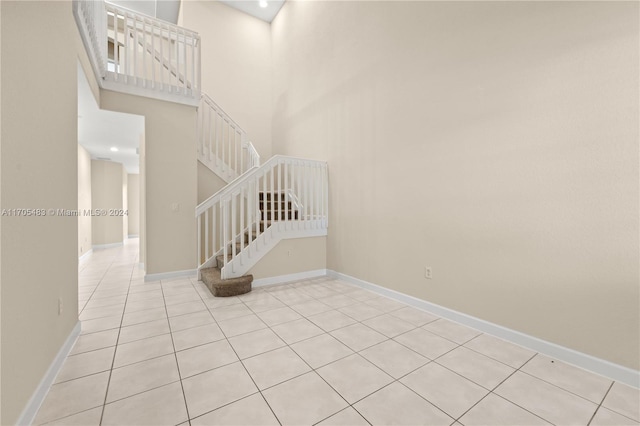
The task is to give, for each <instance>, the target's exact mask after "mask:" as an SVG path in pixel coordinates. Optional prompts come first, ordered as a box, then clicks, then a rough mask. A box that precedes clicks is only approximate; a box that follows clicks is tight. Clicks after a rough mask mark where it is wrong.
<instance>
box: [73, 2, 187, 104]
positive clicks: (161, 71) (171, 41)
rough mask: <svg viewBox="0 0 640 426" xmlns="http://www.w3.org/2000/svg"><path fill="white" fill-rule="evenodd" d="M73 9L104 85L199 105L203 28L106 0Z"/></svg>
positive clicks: (122, 90)
mask: <svg viewBox="0 0 640 426" xmlns="http://www.w3.org/2000/svg"><path fill="white" fill-rule="evenodd" d="M73 11H74V16H75V17H76V22H77V23H78V28H79V29H80V34H81V36H82V39H83V41H84V44H85V47H86V48H87V52H88V53H89V57H90V58H91V61H92V63H93V64H94V72H95V73H96V77H97V79H98V83H99V84H100V87H102V88H105V89H109V90H115V91H121V92H125V93H131V94H136V95H142V96H149V97H154V98H159V99H163V100H176V101H178V102H182V103H187V104H190V105H197V104H198V102H199V100H200V36H199V35H198V33H196V32H194V31H191V30H188V29H186V28H182V27H179V26H177V25H173V24H171V23H169V22H165V21H162V20H160V19H157V18H154V17H151V16H147V15H144V14H141V13H138V12H135V11H132V10H129V9H127V8H124V7H121V6H116V5H114V4H112V3H109V2H104V1H101V0H74V2H73Z"/></svg>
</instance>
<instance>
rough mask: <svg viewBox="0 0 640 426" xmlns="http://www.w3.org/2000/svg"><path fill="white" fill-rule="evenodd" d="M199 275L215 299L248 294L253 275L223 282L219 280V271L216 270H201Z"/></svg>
mask: <svg viewBox="0 0 640 426" xmlns="http://www.w3.org/2000/svg"><path fill="white" fill-rule="evenodd" d="M200 275H201V276H202V282H204V283H205V285H206V286H207V288H208V289H209V291H211V294H213V295H214V296H215V297H230V296H238V295H241V294H245V293H249V292H250V291H251V283H252V282H253V275H244V276H242V277H238V278H230V279H228V280H223V279H221V278H220V269H218V268H205V269H202V270H201V271H200Z"/></svg>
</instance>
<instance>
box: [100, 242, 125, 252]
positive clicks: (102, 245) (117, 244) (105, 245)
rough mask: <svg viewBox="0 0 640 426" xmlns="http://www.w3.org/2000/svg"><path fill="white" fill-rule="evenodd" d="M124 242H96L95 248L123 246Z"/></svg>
mask: <svg viewBox="0 0 640 426" xmlns="http://www.w3.org/2000/svg"><path fill="white" fill-rule="evenodd" d="M123 245H124V243H111V244H94V245H93V250H103V249H108V248H113V247H122V246H123Z"/></svg>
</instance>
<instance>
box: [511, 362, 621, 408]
mask: <svg viewBox="0 0 640 426" xmlns="http://www.w3.org/2000/svg"><path fill="white" fill-rule="evenodd" d="M521 371H524V372H525V373H528V374H530V375H532V376H535V377H537V378H539V379H542V380H544V381H545V382H549V383H551V384H553V385H556V386H558V387H560V388H562V389H564V390H567V391H569V392H572V393H575V394H576V395H579V396H581V397H583V398H586V399H588V400H589V401H591V402H594V403H596V404H600V403H601V402H602V398H604V396H605V394H606V393H607V391H608V390H609V387H611V384H612V382H613V381H612V380H611V379H607V378H605V377H602V376H598V375H597V374H593V373H590V372H588V371H585V370H583V369H581V368H578V367H574V366H572V365H569V364H566V363H564V362H562V361H558V360H554V359H552V358H549V357H547V356H545V355H540V354H538V355H536V356H535V357H533V359H531V360H530V361H529V362H527V363H526V364H525V365H524V367H522V369H521Z"/></svg>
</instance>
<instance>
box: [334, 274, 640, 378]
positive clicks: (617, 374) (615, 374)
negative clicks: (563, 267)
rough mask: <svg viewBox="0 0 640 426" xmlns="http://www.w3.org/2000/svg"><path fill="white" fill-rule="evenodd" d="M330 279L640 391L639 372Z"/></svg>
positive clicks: (457, 314)
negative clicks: (639, 388) (404, 304)
mask: <svg viewBox="0 0 640 426" xmlns="http://www.w3.org/2000/svg"><path fill="white" fill-rule="evenodd" d="M327 275H328V276H330V277H333V278H339V279H341V280H344V281H347V282H349V283H351V284H355V285H357V286H358V287H362V288H365V289H367V290H371V291H373V292H374V293H378V294H380V295H382V296H385V297H388V298H390V299H394V300H397V301H399V302H402V303H406V304H407V305H411V306H413V307H415V308H418V309H422V310H423V311H427V312H430V313H432V314H435V315H438V316H440V317H442V318H445V319H448V320H452V321H455V322H458V323H460V324H463V325H466V326H468V327H472V328H475V329H477V330H480V331H483V332H485V333H487V334H491V335H493V336H495V337H498V338H501V339H504V340H507V341H509V342H512V343H515V344H517V345H520V346H524V347H525V348H528V349H531V350H533V351H536V352H539V353H541V354H544V355H548V356H550V357H553V358H556V359H559V360H561V361H564V362H567V363H569V364H573V365H575V366H577V367H580V368H583V369H585V370H588V371H591V372H594V373H596V374H600V375H602V376H605V377H608V378H610V379H613V380H615V381H618V382H620V383H625V384H627V385H629V386H633V387H636V388H638V387H640V371H637V370H633V369H631V368H628V367H625V366H622V365H619V364H614V363H612V362H610V361H607V360H604V359H601V358H596V357H594V356H591V355H588V354H585V353H582V352H578V351H576V350H573V349H570V348H567V347H564V346H560V345H558V344H555V343H551V342H548V341H546V340H542V339H539V338H537V337H534V336H530V335H528V334H524V333H521V332H519V331H516V330H512V329H510V328H506V327H503V326H501V325H498V324H494V323H491V322H489V321H485V320H483V319H480V318H476V317H472V316H471V315H467V314H463V313H461V312H458V311H454V310H453V309H449V308H445V307H444V306H440V305H436V304H435V303H431V302H427V301H426V300H422V299H418V298H416V297H413V296H409V295H407V294H404V293H400V292H398V291H395V290H391V289H388V288H385V287H382V286H379V285H376V284H372V283H370V282H367V281H364V280H361V279H359V278H355V277H352V276H350V275H346V274H342V273H340V272H336V271H333V270H330V269H328V270H327Z"/></svg>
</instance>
